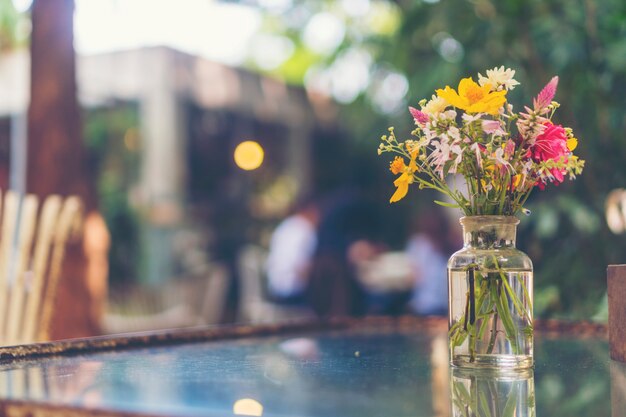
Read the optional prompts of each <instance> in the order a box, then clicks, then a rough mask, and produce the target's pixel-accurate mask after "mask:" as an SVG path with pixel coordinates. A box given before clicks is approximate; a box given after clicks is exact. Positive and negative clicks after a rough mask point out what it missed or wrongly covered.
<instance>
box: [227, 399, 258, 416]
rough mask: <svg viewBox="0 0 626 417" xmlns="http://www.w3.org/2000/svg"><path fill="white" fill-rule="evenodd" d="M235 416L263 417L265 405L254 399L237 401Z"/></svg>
mask: <svg viewBox="0 0 626 417" xmlns="http://www.w3.org/2000/svg"><path fill="white" fill-rule="evenodd" d="M233 414H235V415H236V416H262V415H263V404H261V403H260V402H258V401H257V400H253V399H252V398H242V399H240V400H237V401H235V404H234V405H233Z"/></svg>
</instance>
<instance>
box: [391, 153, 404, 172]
mask: <svg viewBox="0 0 626 417" xmlns="http://www.w3.org/2000/svg"><path fill="white" fill-rule="evenodd" d="M404 168H406V165H404V159H403V158H402V157H400V156H396V157H395V158H394V160H393V162H391V163H390V164H389V171H391V172H392V173H393V174H394V175H397V174H399V173H401V172H402V171H404Z"/></svg>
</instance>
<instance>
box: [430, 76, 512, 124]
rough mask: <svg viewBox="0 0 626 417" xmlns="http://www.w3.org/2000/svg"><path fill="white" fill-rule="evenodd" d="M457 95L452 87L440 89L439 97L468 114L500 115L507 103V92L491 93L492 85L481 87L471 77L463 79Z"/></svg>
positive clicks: (438, 91)
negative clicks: (501, 108)
mask: <svg viewBox="0 0 626 417" xmlns="http://www.w3.org/2000/svg"><path fill="white" fill-rule="evenodd" d="M458 90H459V92H458V93H457V92H456V91H455V90H454V89H453V88H450V86H446V88H445V89H443V90H442V89H438V90H437V95H438V96H439V97H441V98H443V99H445V100H446V101H447V102H448V103H450V104H452V105H453V106H454V107H456V108H459V109H461V110H465V111H466V112H467V113H488V114H492V115H496V114H498V110H499V109H500V107H502V106H503V105H504V103H506V97H505V96H506V90H502V91H491V84H485V85H484V86H482V87H481V86H480V85H478V84H476V83H475V82H474V80H472V78H471V77H468V78H463V79H462V80H461V82H460V83H459V87H458Z"/></svg>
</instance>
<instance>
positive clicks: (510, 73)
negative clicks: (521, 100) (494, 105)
mask: <svg viewBox="0 0 626 417" xmlns="http://www.w3.org/2000/svg"><path fill="white" fill-rule="evenodd" d="M514 76H515V70H512V69H510V68H507V69H504V65H503V66H501V67H500V68H498V67H496V68H494V69H490V70H487V76H486V77H484V76H483V75H482V74H480V73H479V74H478V84H480V85H481V86H483V87H484V86H485V85H486V84H490V85H491V87H492V88H493V89H494V90H495V91H501V90H502V88H504V89H505V90H507V91H510V90H513V89H514V88H515V86H516V85H518V84H519V82H517V80H515V79H514V78H513V77H514Z"/></svg>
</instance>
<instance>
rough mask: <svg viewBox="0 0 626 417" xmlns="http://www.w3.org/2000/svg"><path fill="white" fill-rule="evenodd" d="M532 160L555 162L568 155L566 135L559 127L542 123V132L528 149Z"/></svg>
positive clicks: (549, 123) (561, 127)
mask: <svg viewBox="0 0 626 417" xmlns="http://www.w3.org/2000/svg"><path fill="white" fill-rule="evenodd" d="M530 152H531V156H532V158H533V159H534V160H535V161H537V162H541V161H548V160H551V159H552V160H556V161H558V160H559V158H561V157H562V156H567V155H568V154H569V149H567V135H566V134H565V129H563V126H561V125H555V124H552V123H551V122H547V123H544V129H543V132H542V133H541V134H540V135H539V136H537V139H536V140H535V143H534V144H533V146H531V147H530Z"/></svg>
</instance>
